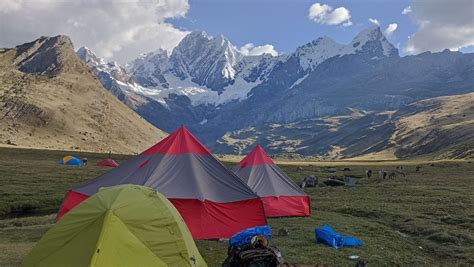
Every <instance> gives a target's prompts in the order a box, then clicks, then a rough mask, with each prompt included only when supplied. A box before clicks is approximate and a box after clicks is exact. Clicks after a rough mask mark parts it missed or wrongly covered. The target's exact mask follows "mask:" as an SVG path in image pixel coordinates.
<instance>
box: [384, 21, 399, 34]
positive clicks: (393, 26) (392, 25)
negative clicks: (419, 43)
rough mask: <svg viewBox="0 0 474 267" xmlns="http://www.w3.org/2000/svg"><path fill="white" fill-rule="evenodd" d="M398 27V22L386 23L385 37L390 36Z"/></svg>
mask: <svg viewBox="0 0 474 267" xmlns="http://www.w3.org/2000/svg"><path fill="white" fill-rule="evenodd" d="M397 28H398V24H396V23H390V24H388V26H387V28H386V29H385V35H386V36H387V37H389V36H391V35H392V34H393V33H394V32H395V31H396V30H397Z"/></svg>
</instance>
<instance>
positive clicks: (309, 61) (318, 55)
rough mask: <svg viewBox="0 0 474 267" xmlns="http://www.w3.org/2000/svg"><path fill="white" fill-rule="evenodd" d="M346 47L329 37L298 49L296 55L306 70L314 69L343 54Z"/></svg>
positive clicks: (320, 38)
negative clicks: (342, 51)
mask: <svg viewBox="0 0 474 267" xmlns="http://www.w3.org/2000/svg"><path fill="white" fill-rule="evenodd" d="M343 48H344V45H341V44H338V43H336V42H335V41H334V40H332V39H331V38H329V37H319V38H318V39H316V40H314V41H312V42H310V43H307V44H306V45H304V46H301V47H299V48H298V49H296V52H295V53H294V55H295V56H297V57H298V58H299V60H300V65H301V67H302V68H303V69H304V70H308V69H312V68H314V67H315V66H317V65H318V64H321V63H322V62H323V61H325V60H326V59H328V58H331V57H334V56H336V55H340V54H341V50H342V49H343Z"/></svg>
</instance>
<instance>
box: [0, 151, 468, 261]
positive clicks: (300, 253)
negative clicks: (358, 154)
mask: <svg viewBox="0 0 474 267" xmlns="http://www.w3.org/2000/svg"><path fill="white" fill-rule="evenodd" d="M65 154H66V153H65V152H61V151H45V150H26V149H7V148H0V184H1V185H2V186H1V187H0V196H1V197H0V251H2V252H1V253H0V266H16V265H19V264H20V263H21V261H22V259H23V258H24V257H25V255H26V254H27V253H28V252H29V250H30V249H31V248H32V246H33V245H34V244H35V242H37V241H38V240H39V239H40V238H41V236H42V235H43V234H44V233H45V232H46V231H47V230H48V229H49V228H50V227H51V226H52V224H53V220H54V214H55V212H56V211H57V210H58V209H59V205H60V204H61V201H62V198H63V197H64V195H65V193H66V191H67V190H68V189H69V188H70V187H72V186H75V185H77V184H79V183H81V182H84V181H86V180H88V179H91V178H94V177H96V176H97V175H99V174H101V173H103V172H105V171H107V170H108V169H105V168H101V167H97V166H95V162H96V161H97V160H98V159H101V158H104V157H106V155H101V154H92V153H82V154H79V155H78V156H79V157H87V158H88V160H89V165H88V166H85V167H74V166H71V167H67V166H59V165H57V161H58V160H59V159H60V158H61V157H62V156H64V155H65ZM114 158H115V159H116V160H117V161H118V162H123V161H124V160H126V159H127V158H128V156H123V155H122V156H115V157H114ZM232 164H234V163H232ZM396 165H402V166H403V170H404V171H405V172H406V173H407V177H406V178H396V179H386V180H383V179H381V178H379V177H378V175H377V174H375V175H374V176H375V177H372V178H371V179H367V178H365V170H366V169H372V170H374V172H375V173H376V171H377V170H379V169H386V170H392V169H394V168H395V166H396ZM280 166H281V167H282V168H283V170H284V171H286V172H287V173H288V175H289V176H290V177H292V178H293V179H295V180H296V181H297V182H301V181H302V180H303V178H304V177H305V176H307V175H316V176H318V177H319V181H320V182H319V184H318V186H317V187H315V188H307V189H306V192H307V193H308V194H309V195H310V196H311V201H312V216H311V217H306V218H276V219H270V220H269V224H270V225H271V226H272V228H273V230H274V232H275V233H277V230H278V229H279V228H281V227H286V228H288V230H289V235H288V236H274V237H272V239H271V240H270V244H271V245H274V246H277V247H278V248H280V250H281V251H282V253H283V257H284V258H285V260H286V261H288V262H290V263H300V264H316V263H324V264H327V265H330V266H334V265H339V266H350V265H353V264H354V263H355V262H353V261H351V260H349V259H348V256H350V255H359V256H360V257H361V259H363V260H366V261H368V262H369V265H370V266H381V265H389V266H393V265H402V266H407V265H411V266H420V265H429V266H432V265H445V266H446V265H447V266H452V265H466V266H467V265H471V266H472V265H474V234H473V233H474V191H473V190H472V188H474V163H473V162H470V161H445V162H410V161H403V162H360V161H359V162H336V163H335V162H297V164H296V165H295V164H293V163H292V162H285V164H282V165H280ZM416 166H421V169H420V171H419V172H415V167H416ZM344 168H349V169H350V170H346V171H344V170H343V169H344ZM344 175H347V176H352V177H356V178H358V185H357V186H356V187H352V188H348V187H327V186H325V185H324V184H323V183H322V181H324V180H326V179H328V178H330V177H334V176H337V177H343V176H344ZM325 223H327V224H329V225H331V226H332V227H333V228H334V229H335V230H336V231H338V232H340V233H343V234H347V235H353V236H356V237H358V238H360V239H362V240H363V241H365V243H366V244H365V245H363V246H361V247H359V248H343V249H341V250H334V249H332V248H329V247H327V246H324V245H322V244H318V243H316V242H315V238H314V228H315V227H320V226H322V225H323V224H325ZM197 244H198V247H199V249H200V252H201V253H202V255H203V256H204V258H205V259H206V261H207V262H208V263H209V265H210V266H219V265H220V263H222V261H223V260H224V258H225V257H226V248H227V244H226V243H225V242H218V241H197Z"/></svg>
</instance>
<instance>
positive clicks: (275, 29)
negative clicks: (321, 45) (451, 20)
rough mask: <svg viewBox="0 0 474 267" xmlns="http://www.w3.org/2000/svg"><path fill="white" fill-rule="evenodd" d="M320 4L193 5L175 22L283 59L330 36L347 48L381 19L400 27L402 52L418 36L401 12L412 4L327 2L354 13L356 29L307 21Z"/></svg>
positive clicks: (202, 1) (300, 0) (229, 0)
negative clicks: (271, 51)
mask: <svg viewBox="0 0 474 267" xmlns="http://www.w3.org/2000/svg"><path fill="white" fill-rule="evenodd" d="M315 2H316V1H304V0H296V1H288V0H276V1H269V0H265V1H258V2H257V1H249V0H244V1H236V0H226V1H218V0H197V1H195V0H191V1H190V2H189V4H190V9H189V11H188V13H187V15H186V17H185V18H179V19H172V20H170V22H171V23H172V24H173V25H175V26H176V27H178V28H181V29H183V30H188V31H194V30H203V31H206V32H207V33H209V34H210V35H213V36H216V35H219V34H223V35H224V36H226V37H227V38H229V39H230V40H231V42H232V43H233V44H234V45H236V46H239V47H240V46H242V45H244V44H246V43H249V42H251V43H254V44H255V45H263V44H272V45H273V46H274V47H275V49H276V50H277V51H278V52H280V53H289V52H292V51H294V50H295V49H296V48H297V47H298V46H301V45H303V44H305V43H307V42H310V41H312V40H314V39H316V38H317V37H320V36H329V37H331V38H333V39H334V40H336V41H337V42H340V43H348V42H350V40H351V39H352V38H353V37H354V36H355V35H356V34H357V33H358V32H360V31H361V30H363V29H365V28H367V27H370V26H371V25H373V24H372V23H371V22H369V20H368V19H369V18H374V19H377V20H378V21H379V22H380V27H381V29H382V30H384V29H385V28H386V27H387V25H388V24H390V23H396V24H397V25H398V27H397V30H396V31H395V32H394V33H393V34H392V36H391V37H390V38H389V40H390V42H391V43H392V44H393V45H397V44H400V46H403V45H404V44H405V42H406V41H407V39H408V36H410V35H411V34H413V33H414V32H415V31H416V25H415V23H414V22H413V21H412V20H411V19H410V17H409V16H407V15H402V10H403V9H404V8H405V7H407V6H409V5H410V1H407V0H404V1H394V0H391V1H374V0H373V1H368V0H365V1H324V2H321V3H322V4H327V5H329V6H331V7H333V8H337V7H341V6H343V7H345V8H347V9H348V10H349V11H350V15H351V21H352V23H353V25H352V26H349V27H344V26H342V25H324V24H318V23H316V22H314V21H312V20H310V19H309V18H308V10H309V7H310V6H311V5H312V4H314V3H315Z"/></svg>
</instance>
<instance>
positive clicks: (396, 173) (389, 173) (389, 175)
mask: <svg viewBox="0 0 474 267" xmlns="http://www.w3.org/2000/svg"><path fill="white" fill-rule="evenodd" d="M420 170H421V167H420V166H416V167H415V172H419V171H420ZM343 171H350V169H349V168H344V169H343ZM373 174H374V172H373V171H372V169H368V170H366V171H365V175H366V177H367V179H371V178H372V177H373ZM378 175H379V178H380V179H395V178H397V177H403V178H406V177H407V175H406V173H405V171H404V170H403V166H396V168H395V169H394V170H385V169H381V170H379V171H378ZM317 184H318V177H316V176H314V175H311V176H307V177H305V178H304V179H303V182H302V183H301V184H300V187H301V188H303V189H304V188H306V187H315V186H316V185H317Z"/></svg>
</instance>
